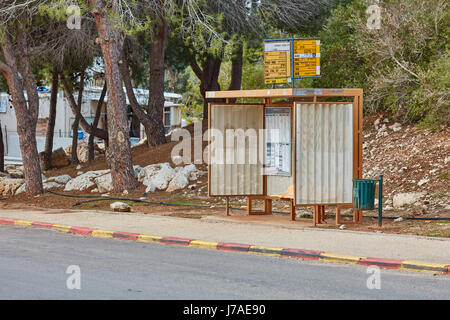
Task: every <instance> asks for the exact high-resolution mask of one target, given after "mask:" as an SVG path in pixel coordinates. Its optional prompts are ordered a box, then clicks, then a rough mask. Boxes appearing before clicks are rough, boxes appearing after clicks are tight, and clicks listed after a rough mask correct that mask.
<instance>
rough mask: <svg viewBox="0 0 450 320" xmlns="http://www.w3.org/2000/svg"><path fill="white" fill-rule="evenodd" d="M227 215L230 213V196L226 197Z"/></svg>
mask: <svg viewBox="0 0 450 320" xmlns="http://www.w3.org/2000/svg"><path fill="white" fill-rule="evenodd" d="M226 209H227V216H229V215H230V197H226Z"/></svg>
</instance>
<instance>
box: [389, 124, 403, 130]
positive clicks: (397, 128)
mask: <svg viewBox="0 0 450 320" xmlns="http://www.w3.org/2000/svg"><path fill="white" fill-rule="evenodd" d="M389 129H391V130H392V131H394V132H397V131H399V130H401V129H402V125H401V124H400V123H398V122H396V123H394V124H393V125H392V126H389Z"/></svg>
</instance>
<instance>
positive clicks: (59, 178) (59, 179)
mask: <svg viewBox="0 0 450 320" xmlns="http://www.w3.org/2000/svg"><path fill="white" fill-rule="evenodd" d="M71 179H72V177H71V176H69V175H68V174H63V175H61V176H57V177H50V178H48V179H47V180H45V182H51V181H54V182H56V183H59V184H66V183H67V182H69V181H70V180H71Z"/></svg>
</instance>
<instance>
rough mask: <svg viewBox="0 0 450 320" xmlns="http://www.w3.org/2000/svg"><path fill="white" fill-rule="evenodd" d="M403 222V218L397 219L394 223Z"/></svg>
mask: <svg viewBox="0 0 450 320" xmlns="http://www.w3.org/2000/svg"><path fill="white" fill-rule="evenodd" d="M402 221H403V218H402V217H400V218H397V219H395V220H394V222H402Z"/></svg>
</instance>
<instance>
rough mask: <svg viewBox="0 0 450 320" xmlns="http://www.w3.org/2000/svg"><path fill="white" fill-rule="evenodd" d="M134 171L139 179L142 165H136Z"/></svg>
mask: <svg viewBox="0 0 450 320" xmlns="http://www.w3.org/2000/svg"><path fill="white" fill-rule="evenodd" d="M133 169H134V174H135V176H136V178H137V177H139V173H141V171H142V167H141V166H140V165H135V166H133Z"/></svg>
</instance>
